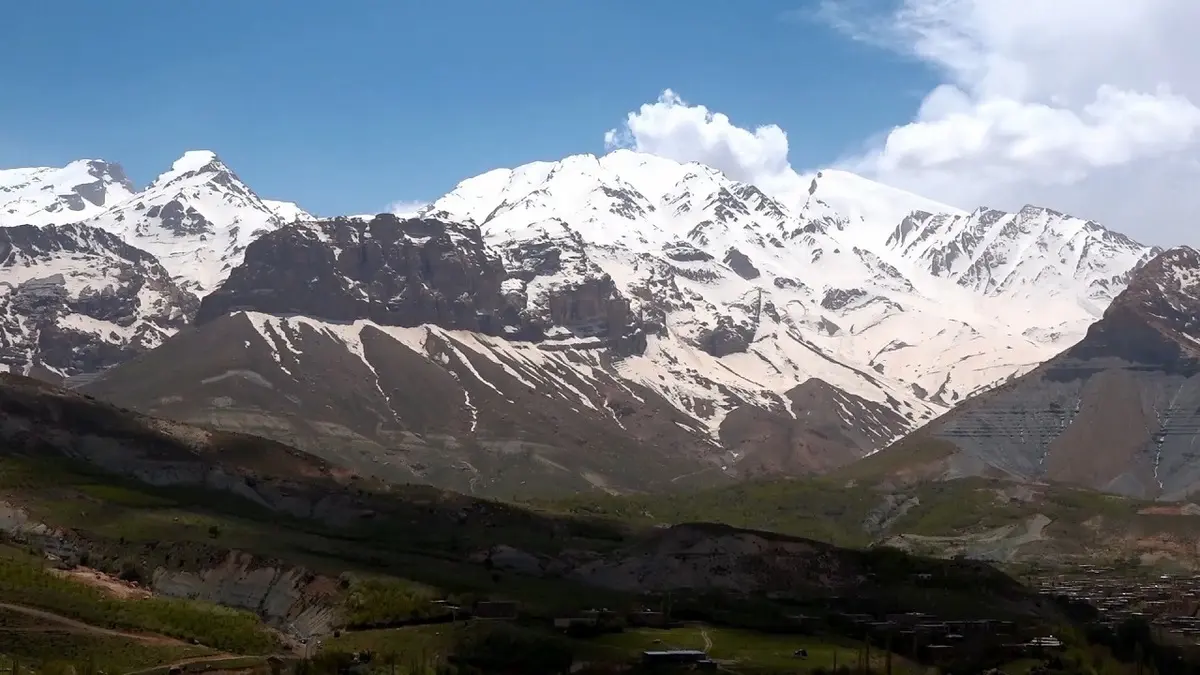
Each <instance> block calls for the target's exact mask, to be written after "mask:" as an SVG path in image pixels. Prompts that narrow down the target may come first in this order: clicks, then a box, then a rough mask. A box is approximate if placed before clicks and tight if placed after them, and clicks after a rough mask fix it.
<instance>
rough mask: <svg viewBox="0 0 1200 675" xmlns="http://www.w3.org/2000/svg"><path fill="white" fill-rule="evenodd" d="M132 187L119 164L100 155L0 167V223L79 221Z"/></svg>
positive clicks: (126, 194) (120, 198)
mask: <svg viewBox="0 0 1200 675" xmlns="http://www.w3.org/2000/svg"><path fill="white" fill-rule="evenodd" d="M134 191H135V189H134V186H133V183H131V182H130V180H129V178H128V177H127V176H126V175H125V171H124V170H123V169H122V168H121V166H120V165H119V164H112V163H110V162H106V161H104V160H99V159H81V160H78V161H74V162H71V163H70V164H68V165H66V166H64V167H61V168H55V167H35V168H28V169H0V225H17V224H25V223H29V224H39V225H40V224H49V223H70V222H78V221H79V220H83V219H86V218H89V217H91V216H94V215H96V214H98V213H100V212H102V211H103V210H104V209H106V208H108V207H111V206H112V205H113V204H116V203H119V202H121V201H124V200H125V199H127V198H128V197H129V196H130V195H132V194H133V193H134Z"/></svg>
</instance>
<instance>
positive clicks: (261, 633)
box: [0, 557, 278, 654]
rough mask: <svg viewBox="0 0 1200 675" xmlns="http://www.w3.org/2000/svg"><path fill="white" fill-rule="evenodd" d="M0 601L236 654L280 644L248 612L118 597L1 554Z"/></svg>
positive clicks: (187, 602) (169, 600) (267, 649)
mask: <svg viewBox="0 0 1200 675" xmlns="http://www.w3.org/2000/svg"><path fill="white" fill-rule="evenodd" d="M0 602H4V603H12V604H16V605H21V606H24V607H32V608H37V609H42V610H46V611H48V612H53V613H54V614H58V615H60V616H63V617H66V618H69V619H75V620H78V621H81V622H84V623H87V624H90V625H93V626H99V627H103V628H113V629H124V630H130V631H141V632H146V633H156V634H159V635H165V636H170V637H173V638H178V639H180V640H185V641H188V640H195V641H196V642H197V643H199V644H200V645H203V646H205V647H210V648H213V649H218V650H222V651H228V652H234V653H240V654H263V653H268V652H271V651H273V650H275V649H276V647H277V645H278V641H277V640H276V638H275V636H274V635H273V634H272V633H271V632H269V631H268V630H267V629H266V628H265V627H264V626H263V625H262V623H261V622H260V621H259V619H258V617H256V616H254V615H253V614H251V613H250V612H245V611H241V610H235V609H230V608H228V607H220V606H217V605H209V604H205V603H200V602H195V601H191V600H182V599H173V598H159V597H152V598H144V599H121V598H116V597H112V596H110V595H108V594H106V593H105V592H104V591H102V590H100V589H98V588H93V587H91V586H87V585H84V584H81V583H79V582H77V581H73V580H70V579H64V578H60V577H57V576H54V575H52V574H50V573H49V572H47V571H46V570H45V569H43V568H42V567H41V566H40V565H39V564H37V563H36V562H32V561H28V560H21V559H19V558H12V557H10V558H0Z"/></svg>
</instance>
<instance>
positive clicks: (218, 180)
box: [85, 150, 311, 295]
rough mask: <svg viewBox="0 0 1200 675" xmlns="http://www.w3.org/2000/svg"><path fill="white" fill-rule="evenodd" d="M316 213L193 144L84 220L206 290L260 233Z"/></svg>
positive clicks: (200, 290) (192, 287)
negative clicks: (269, 193)
mask: <svg viewBox="0 0 1200 675" xmlns="http://www.w3.org/2000/svg"><path fill="white" fill-rule="evenodd" d="M310 219H311V216H309V215H308V214H307V213H304V212H303V211H302V210H300V209H299V207H296V206H295V205H294V204H291V203H288V202H272V203H268V202H266V201H264V200H262V199H261V198H259V196H258V195H256V194H255V193H254V191H253V190H251V189H250V188H249V187H248V186H247V185H246V184H245V183H243V182H242V180H241V179H240V178H238V176H237V174H235V173H234V172H233V171H232V170H231V169H230V168H229V167H227V166H226V165H225V164H224V163H223V162H222V161H221V160H220V158H219V157H217V155H216V153H213V152H211V151H208V150H192V151H188V152H186V153H184V154H183V155H182V156H181V157H180V158H179V159H177V160H175V162H174V163H173V164H172V165H171V168H170V169H169V170H168V171H166V172H164V173H162V174H161V175H160V176H158V177H157V178H156V179H154V181H153V182H152V183H151V184H150V186H149V187H148V188H146V189H145V190H143V191H142V192H140V193H138V194H136V195H134V196H132V197H130V198H129V199H127V200H125V201H124V202H123V203H121V204H120V205H118V206H116V207H113V208H110V209H107V210H106V211H104V212H103V213H101V214H98V215H97V216H95V217H94V218H91V219H88V220H87V221H85V222H87V223H88V224H90V225H93V226H96V227H100V228H102V229H105V230H108V231H109V232H113V233H114V234H117V235H118V236H120V237H121V238H123V239H124V240H125V241H127V242H130V243H131V244H133V245H135V246H138V247H140V248H143V249H145V250H147V251H149V252H151V253H153V254H154V255H155V256H156V257H158V259H159V260H160V261H162V264H163V265H164V266H165V267H166V268H167V269H168V270H170V272H171V274H172V275H173V276H174V277H175V278H176V279H178V280H179V281H180V283H181V285H182V286H183V287H184V288H186V289H188V290H190V291H192V292H194V293H196V294H197V295H204V294H206V293H209V292H211V291H212V290H213V289H214V288H215V287H216V286H217V285H218V284H220V282H221V281H223V280H224V278H225V277H226V276H227V275H228V274H229V270H230V269H232V268H233V267H234V266H235V265H237V264H238V263H239V262H240V261H241V256H242V255H243V254H244V252H245V249H246V246H247V245H249V243H250V242H251V241H253V240H254V239H255V238H257V237H258V236H260V235H262V234H264V233H266V232H269V231H271V230H274V229H276V228H278V227H280V226H282V225H284V224H287V223H289V222H293V221H295V220H310Z"/></svg>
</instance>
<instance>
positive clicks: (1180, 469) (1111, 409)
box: [869, 247, 1200, 500]
mask: <svg viewBox="0 0 1200 675" xmlns="http://www.w3.org/2000/svg"><path fill="white" fill-rule="evenodd" d="M1198 316H1200V253H1197V251H1196V250H1195V249H1192V248H1187V247H1184V248H1176V249H1171V250H1168V251H1165V252H1163V253H1161V254H1159V255H1158V256H1157V257H1156V258H1154V259H1153V260H1151V261H1150V262H1149V263H1147V264H1146V265H1145V266H1144V267H1142V268H1140V269H1139V270H1138V271H1137V272H1135V273H1134V274H1133V276H1132V278H1131V280H1130V282H1129V285H1128V287H1127V288H1126V289H1125V290H1124V291H1123V292H1122V293H1121V294H1120V295H1118V296H1117V298H1116V299H1115V300H1114V301H1113V302H1112V304H1111V305H1110V306H1109V307H1108V309H1107V311H1105V313H1104V316H1103V318H1102V319H1101V320H1100V321H1098V322H1096V323H1095V324H1093V325H1092V326H1091V327H1090V328H1089V329H1088V332H1087V335H1086V336H1085V337H1084V338H1083V340H1081V341H1080V342H1079V343H1077V344H1075V345H1073V346H1072V347H1070V348H1069V349H1067V350H1066V351H1064V352H1063V353H1062V354H1060V355H1058V356H1056V357H1054V358H1052V359H1050V360H1049V361H1047V362H1046V363H1044V364H1042V365H1041V366H1039V367H1038V368H1036V369H1035V370H1033V371H1032V372H1030V373H1028V374H1026V375H1024V376H1022V377H1019V378H1016V379H1015V380H1014V381H1012V382H1010V383H1008V384H1006V385H1004V386H1002V387H999V388H997V389H995V390H993V391H990V392H987V393H985V394H982V395H980V396H978V397H976V398H974V399H972V400H971V401H968V402H966V403H964V404H963V405H961V406H959V407H958V408H956V409H955V410H954V411H952V412H951V413H949V414H947V415H946V416H944V417H943V418H941V419H939V420H938V421H936V422H935V423H933V424H931V425H930V426H928V427H926V428H925V429H922V430H921V431H919V432H917V433H916V434H914V435H913V436H912V437H910V438H908V439H905V440H904V441H902V442H900V443H898V444H897V445H896V446H894V447H892V448H890V449H888V450H885V451H883V452H881V453H879V455H878V456H877V457H875V458H872V460H869V461H873V462H874V463H876V464H877V465H878V466H879V467H881V468H882V467H887V468H886V471H885V473H887V474H890V476H891V478H893V479H894V478H898V477H899V478H903V477H908V478H913V477H925V478H929V477H939V478H953V477H958V476H962V475H981V474H982V475H996V476H1003V477H1008V478H1013V479H1017V480H1022V481H1047V480H1048V481H1060V482H1065V483H1071V484H1076V485H1081V486H1086V487H1090V488H1095V489H1100V490H1104V491H1108V492H1113V493H1119V494H1124V495H1129V496H1136V497H1148V498H1158V499H1170V500H1175V499H1183V498H1185V497H1188V496H1189V495H1191V494H1193V493H1194V492H1195V491H1196V490H1197V488H1198V487H1200V462H1198V461H1197V459H1198V458H1200V455H1198V454H1197V452H1198V451H1197V449H1196V439H1197V436H1198V435H1200V320H1198V319H1197V317H1198Z"/></svg>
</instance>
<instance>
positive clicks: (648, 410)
mask: <svg viewBox="0 0 1200 675" xmlns="http://www.w3.org/2000/svg"><path fill="white" fill-rule="evenodd" d="M1159 253H1161V251H1159V250H1158V249H1156V248H1152V247H1148V246H1144V245H1141V244H1139V243H1137V242H1135V241H1133V240H1132V239H1130V238H1128V237H1126V236H1124V235H1121V234H1118V233H1115V232H1112V231H1110V230H1107V229H1105V228H1104V227H1102V226H1101V225H1099V224H1097V223H1094V222H1091V221H1086V220H1082V219H1078V218H1073V217H1070V216H1068V215H1065V214H1062V213H1058V212H1055V211H1053V210H1050V209H1046V208H1040V207H1034V206H1026V207H1024V208H1023V209H1021V210H1020V211H1018V212H1016V213H1005V212H1002V211H998V210H995V209H989V208H979V209H976V210H975V211H973V212H970V213H967V212H962V211H960V210H957V209H954V208H951V207H948V206H945V205H941V204H937V203H935V202H932V201H930V200H928V199H925V198H922V197H919V196H916V195H912V194H908V193H905V192H902V191H898V190H894V189H892V188H888V187H886V186H882V185H879V184H875V183H871V182H870V181H867V180H865V179H863V178H861V177H858V176H855V175H853V174H848V173H845V172H841V171H834V170H830V171H823V172H820V173H817V174H815V175H814V176H813V177H812V182H811V185H810V187H809V189H808V191H807V194H806V195H805V196H804V197H803V199H800V200H795V199H789V200H784V199H782V198H776V197H773V196H771V195H768V194H766V193H764V192H763V191H762V190H760V189H758V188H757V187H755V186H753V185H749V184H745V183H740V182H738V181H734V180H731V179H729V178H728V177H726V176H725V175H723V174H721V173H720V172H719V171H716V170H715V169H712V168H710V167H706V166H703V165H700V164H694V163H690V164H689V163H678V162H674V161H671V160H666V159H663V158H659V157H655V156H651V155H646V154H641V153H636V152H631V151H628V150H619V151H616V152H613V153H611V154H608V155H605V156H602V157H595V156H591V155H580V156H572V157H568V158H565V159H563V160H561V161H555V162H535V163H532V164H527V165H524V166H521V167H517V168H515V169H498V170H494V171H491V172H488V173H485V174H482V175H480V176H476V177H473V178H469V179H467V180H465V181H463V182H461V183H460V184H458V185H457V186H456V187H455V188H454V189H453V190H451V191H450V192H449V193H447V194H446V195H444V196H442V197H441V198H439V199H437V200H435V201H434V202H432V203H431V204H429V205H428V206H427V207H425V208H424V209H422V210H421V211H420V212H419V213H417V214H416V216H415V217H412V218H405V219H401V218H398V217H395V216H392V215H388V214H382V215H379V216H375V217H370V218H367V217H355V218H316V217H314V216H312V215H310V214H308V213H306V212H305V211H303V210H302V209H301V208H300V207H298V206H297V205H295V204H294V203H291V202H283V201H272V200H267V199H262V198H260V197H259V196H257V195H256V194H255V193H254V192H253V191H252V190H251V189H250V188H249V186H247V185H246V184H245V183H244V182H243V181H241V180H240V179H239V178H238V177H237V175H236V174H235V173H233V171H231V170H230V169H229V168H228V167H227V166H225V164H224V163H223V162H221V160H220V159H219V158H217V156H216V155H215V154H213V153H211V152H204V151H192V152H188V153H185V154H184V155H183V156H182V157H181V158H180V159H179V160H177V161H176V162H175V163H174V164H173V165H172V167H171V168H170V170H168V171H166V172H165V173H163V174H162V175H161V176H159V177H158V178H157V179H155V180H154V181H153V182H152V183H151V184H150V185H149V186H148V187H146V188H145V189H143V190H138V189H137V188H136V187H134V186H133V185H132V184H131V183H130V182H129V180H128V179H127V178H126V177H125V175H124V172H123V171H122V170H121V169H120V167H119V166H118V165H115V164H111V163H107V162H102V161H96V160H86V161H80V162H75V163H72V164H70V165H68V166H67V167H64V168H62V169H16V170H6V171H0V294H2V295H0V309H2V310H3V313H2V314H0V328H2V329H3V332H2V333H0V363H3V364H4V367H5V368H7V369H8V370H10V371H13V372H18V373H22V374H31V375H35V376H38V377H42V378H45V379H50V380H54V381H59V382H63V381H65V382H67V383H68V384H69V385H71V386H74V387H78V388H80V389H81V390H82V391H83V392H86V393H88V394H89V395H94V396H97V397H101V398H105V399H109V400H112V401H114V402H117V403H118V404H120V405H124V406H128V407H131V408H135V409H137V410H140V411H142V412H147V413H151V414H155V415H159V416H164V417H169V418H174V419H179V420H182V421H189V422H198V423H202V424H207V425H212V426H216V427H221V428H226V429H231V430H235V431H247V432H251V433H255V434H258V435H262V436H266V437H269V438H273V439H276V440H280V441H284V442H287V443H290V444H293V445H296V446H297V447H300V448H302V449H305V450H308V451H311V452H313V453H315V454H318V455H320V456H322V457H324V458H325V459H328V460H331V461H334V462H337V463H340V464H341V465H343V466H349V467H351V468H353V469H354V470H355V471H358V472H360V473H362V474H364V475H374V476H379V477H382V478H386V479H389V480H418V481H422V482H432V483H435V484H440V485H444V486H447V487H452V488H456V489H461V490H464V491H479V492H483V493H487V494H514V493H522V492H528V491H559V490H565V491H578V490H590V489H600V490H608V491H617V492H620V491H629V490H648V489H663V488H669V487H682V486H687V485H691V484H695V483H700V484H707V483H714V482H716V483H719V482H723V481H728V480H733V479H736V478H740V477H744V476H747V475H755V474H760V473H788V474H794V473H807V472H814V471H818V472H819V471H826V470H829V469H832V468H835V467H838V466H841V465H844V464H846V463H848V462H851V461H854V460H857V459H859V458H862V457H864V456H867V455H870V454H872V453H875V452H876V451H878V450H880V449H882V448H884V447H887V446H888V445H890V444H892V443H893V442H894V441H896V440H898V439H900V438H902V437H904V436H905V435H906V434H908V433H909V432H911V431H913V430H914V429H916V428H918V427H920V426H921V425H923V424H925V423H927V422H929V421H931V420H934V419H935V418H940V419H939V421H938V422H937V423H936V424H935V426H936V425H940V424H943V423H944V420H945V419H947V418H949V417H953V416H954V415H957V414H959V412H960V411H964V410H966V409H967V407H966V406H959V404H960V403H962V402H963V401H965V400H967V399H968V398H971V397H973V396H975V395H976V394H979V393H980V392H984V391H987V390H989V389H992V388H993V387H996V386H998V385H1004V387H1001V389H1000V391H1004V390H1005V387H1012V386H1014V382H1020V381H1024V380H1021V379H1019V378H1021V377H1022V376H1026V374H1027V373H1030V372H1031V371H1033V373H1034V375H1032V376H1036V374H1037V373H1039V372H1041V369H1039V366H1040V364H1043V363H1045V362H1047V361H1048V360H1050V359H1052V357H1054V356H1055V355H1056V354H1059V353H1060V352H1064V350H1068V351H1069V349H1068V348H1072V345H1075V344H1076V343H1077V342H1079V341H1080V340H1081V339H1084V338H1085V336H1086V339H1084V342H1082V343H1080V344H1086V343H1087V340H1088V339H1091V337H1092V333H1094V332H1095V331H1096V328H1095V326H1093V324H1094V323H1095V322H1097V321H1098V320H1099V321H1100V323H1096V324H1095V325H1102V324H1104V322H1105V321H1108V320H1109V316H1110V315H1111V314H1112V313H1113V312H1114V311H1116V310H1114V309H1113V308H1114V307H1117V308H1119V307H1121V306H1123V303H1121V302H1114V299H1115V298H1118V297H1122V298H1124V297H1128V296H1129V294H1130V293H1131V292H1133V291H1127V290H1126V289H1127V287H1128V288H1129V289H1134V290H1136V289H1138V288H1142V287H1143V286H1144V283H1145V282H1142V281H1138V280H1136V279H1135V278H1134V275H1135V272H1137V271H1138V270H1141V269H1143V268H1144V269H1146V270H1151V268H1153V269H1157V267H1156V266H1154V265H1150V266H1147V265H1146V264H1147V262H1148V261H1150V260H1151V259H1153V258H1155V257H1156V256H1157V255H1158V254H1159ZM1089 326H1092V328H1091V329H1089ZM1042 368H1044V366H1043V367H1042ZM1005 383H1008V384H1005ZM979 398H983V397H979ZM956 406H957V407H956ZM901 445H903V443H901ZM1022 447H1024V446H1022ZM890 452H891V451H889V453H890ZM1029 475H1034V474H1032V473H1031V474H1029Z"/></svg>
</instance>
